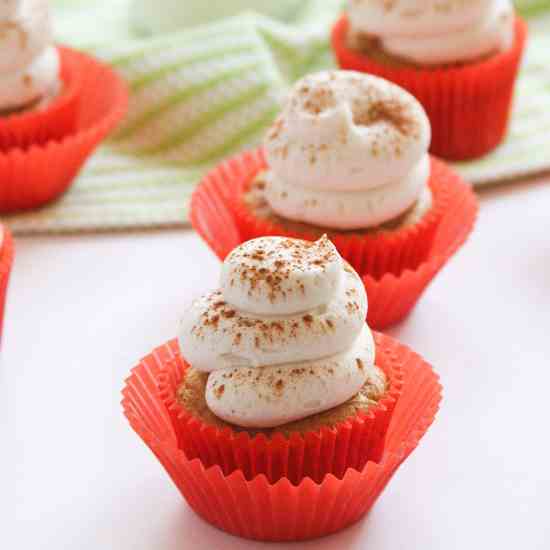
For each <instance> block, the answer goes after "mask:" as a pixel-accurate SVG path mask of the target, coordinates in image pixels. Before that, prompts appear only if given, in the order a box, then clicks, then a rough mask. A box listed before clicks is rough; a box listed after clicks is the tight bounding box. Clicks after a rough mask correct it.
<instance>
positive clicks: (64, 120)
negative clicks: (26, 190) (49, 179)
mask: <svg viewBox="0 0 550 550" xmlns="http://www.w3.org/2000/svg"><path fill="white" fill-rule="evenodd" d="M0 29H1V33H0V149H2V150H4V151H6V150H9V149H11V148H14V147H20V148H25V147H28V146H30V145H33V144H36V145H39V144H42V143H44V142H46V141H48V140H50V139H60V138H62V137H63V136H64V135H66V134H68V133H70V132H72V131H74V129H75V125H76V119H77V115H78V100H79V98H78V96H79V89H78V88H79V79H78V76H77V75H76V74H75V73H74V71H73V70H72V69H71V67H69V66H68V65H67V63H65V62H64V61H65V60H64V59H63V55H62V53H61V52H60V51H59V50H58V49H57V47H56V46H55V45H54V43H53V35H52V21H51V16H50V9H49V4H48V2H47V0H5V1H4V2H2V3H1V5H0Z"/></svg>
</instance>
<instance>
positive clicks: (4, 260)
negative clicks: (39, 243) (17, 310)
mask: <svg viewBox="0 0 550 550" xmlns="http://www.w3.org/2000/svg"><path fill="white" fill-rule="evenodd" d="M13 257H14V248H13V239H12V236H11V233H10V232H9V230H8V229H7V228H6V227H5V226H4V225H2V224H1V223H0V343H1V340H2V329H3V325H4V308H5V305H6V298H7V293H8V283H9V279H10V274H11V269H12V265H13Z"/></svg>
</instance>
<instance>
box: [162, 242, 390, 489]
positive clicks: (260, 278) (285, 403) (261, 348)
mask: <svg viewBox="0 0 550 550" xmlns="http://www.w3.org/2000/svg"><path fill="white" fill-rule="evenodd" d="M366 315H367V296H366V293H365V289H364V286H363V284H362V282H361V279H360V278H359V277H358V275H357V273H356V272H355V271H354V270H353V269H352V268H351V267H350V266H349V265H348V264H346V263H345V262H344V261H343V260H342V258H341V257H340V255H339V254H338V252H337V250H336V248H335V247H334V246H333V244H332V243H331V242H330V241H329V240H328V239H327V238H326V237H323V238H321V239H320V240H319V241H317V242H315V243H311V242H306V241H299V240H294V239H287V238H282V237H265V238H261V239H256V240H253V241H249V242H247V243H245V244H243V245H242V246H240V247H238V248H237V249H235V250H234V251H233V252H232V253H231V254H230V255H229V256H228V258H227V259H226V261H225V262H224V264H223V267H222V275H221V288H220V289H218V290H217V291H215V292H212V293H210V294H208V295H206V296H203V297H202V298H201V299H199V300H197V301H196V302H194V304H193V306H192V307H191V309H190V310H189V311H188V312H187V313H186V315H185V317H184V319H183V323H182V332H181V336H180V348H181V352H182V356H183V358H184V359H185V361H186V363H187V364H188V365H189V367H188V368H186V369H185V372H184V373H183V377H182V380H181V382H180V384H179V386H178V389H177V395H175V396H174V395H170V392H168V393H169V397H168V402H167V404H168V408H169V409H170V411H171V413H172V415H173V418H174V420H175V423H176V425H177V426H178V430H177V431H178V437H179V443H180V445H181V447H182V449H183V450H184V451H185V453H186V455H187V456H189V457H192V456H198V457H200V458H201V460H202V461H203V462H204V463H205V464H207V465H210V464H211V463H212V462H213V460H212V456H213V455H212V453H211V452H209V453H204V452H202V451H201V449H206V448H208V449H210V451H211V449H212V448H218V449H219V452H220V453H222V448H223V447H224V445H227V442H226V439H225V436H224V435H222V434H224V431H225V430H229V432H230V433H231V434H232V435H231V438H233V439H234V441H238V442H239V445H240V449H241V452H242V451H243V447H246V451H245V454H246V456H247V458H246V459H244V460H240V459H239V458H238V456H236V455H235V453H232V458H231V459H230V464H228V463H227V462H224V467H225V468H227V469H228V470H233V469H240V470H242V471H243V472H244V473H245V476H247V477H251V476H252V473H253V472H256V473H258V472H259V469H262V465H261V463H255V462H254V461H252V462H251V461H250V456H252V454H253V453H254V452H255V449H256V448H258V447H257V446H258V445H260V443H258V442H259V441H261V442H262V443H263V442H265V448H264V451H263V452H265V453H266V455H267V456H270V455H271V454H273V456H277V463H278V466H277V468H276V469H275V470H271V471H269V472H268V471H265V472H264V473H265V474H266V475H268V476H269V477H270V479H271V480H272V481H277V479H278V477H280V476H282V475H283V473H284V475H285V477H288V478H290V479H292V480H293V481H294V482H296V483H297V482H299V480H300V479H301V478H303V477H305V476H309V477H311V478H312V479H314V480H316V481H321V480H322V479H323V478H324V476H325V475H326V474H328V473H332V474H335V475H342V474H343V472H344V471H345V470H346V469H347V468H348V467H354V468H361V467H362V466H363V465H364V464H365V463H366V462H367V461H368V460H379V458H380V456H381V454H382V451H383V446H384V437H385V432H386V430H387V428H388V424H389V420H390V416H391V412H392V410H393V407H394V405H395V402H396V399H397V396H398V395H399V391H400V374H399V373H398V372H397V371H388V372H384V371H382V370H381V369H379V368H377V367H376V366H375V346H374V340H373V336H372V333H371V331H370V329H369V327H368V326H367V325H366V323H365V318H366ZM205 428H213V430H212V431H209V430H207V429H205ZM350 429H351V431H352V433H353V435H354V438H355V444H356V449H355V450H354V452H353V453H350V452H349V451H350V450H349V448H348V447H347V444H344V443H343V442H339V435H338V434H339V432H340V430H344V431H345V432H346V433H347V432H348V431H349V430H350ZM240 434H242V435H243V436H244V438H239V437H238V436H239V435H240ZM259 435H262V436H263V437H262V438H261V439H260V438H258V437H257V436H259ZM348 435H349V434H348ZM325 437H329V438H331V439H334V438H335V439H336V444H335V445H333V446H331V455H330V457H329V456H327V455H325V453H324V451H323V449H322V444H321V446H319V438H321V442H322V441H323V440H324V438H325ZM290 447H292V453H289V452H288V450H289V449H290ZM283 450H284V453H283V452H282V451H283ZM285 453H287V454H285ZM223 454H224V456H225V454H226V453H223ZM283 456H284V457H285V458H283Z"/></svg>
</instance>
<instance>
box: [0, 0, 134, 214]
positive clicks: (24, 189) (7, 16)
mask: <svg viewBox="0 0 550 550" xmlns="http://www.w3.org/2000/svg"><path fill="white" fill-rule="evenodd" d="M127 102H128V92H127V89H126V86H125V84H124V82H123V81H122V80H121V79H120V77H118V76H117V75H116V74H115V72H114V71H113V70H112V69H111V68H109V67H107V66H106V65H104V64H103V63H100V62H99V61H97V60H95V59H93V58H91V57H90V56H88V55H86V54H84V53H80V52H76V51H74V50H71V49H69V48H67V47H63V46H56V45H55V44H54V42H53V34H52V21H51V15H50V8H49V4H48V2H47V0H3V1H2V2H0V179H1V180H2V185H1V186H0V212H2V213H7V212H14V211H19V210H25V209H29V208H37V207H39V206H42V205H43V204H45V203H47V202H49V201H52V200H53V199H55V198H57V197H58V196H59V195H60V194H62V193H63V192H64V191H65V190H66V189H67V188H68V187H69V186H70V185H71V183H72V182H73V181H74V178H75V177H76V175H77V174H78V171H79V170H80V168H81V167H82V165H83V163H84V161H85V160H86V159H87V157H88V156H89V155H90V153H91V152H92V151H93V150H94V148H95V147H96V146H97V145H98V144H99V142H100V141H101V140H102V139H103V138H105V136H106V135H107V134H108V133H109V132H110V131H111V130H112V129H113V128H114V127H115V126H116V124H117V123H118V122H119V121H120V120H121V119H122V117H123V116H124V114H125V112H126V108H127Z"/></svg>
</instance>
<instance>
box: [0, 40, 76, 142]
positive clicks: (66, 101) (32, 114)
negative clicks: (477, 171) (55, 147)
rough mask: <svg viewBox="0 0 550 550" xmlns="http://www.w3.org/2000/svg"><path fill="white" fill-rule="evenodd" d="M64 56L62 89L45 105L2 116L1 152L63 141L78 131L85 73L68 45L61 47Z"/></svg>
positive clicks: (61, 62)
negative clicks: (52, 141) (79, 67)
mask: <svg viewBox="0 0 550 550" xmlns="http://www.w3.org/2000/svg"><path fill="white" fill-rule="evenodd" d="M58 51H59V56H60V80H61V82H62V85H61V90H60V92H59V94H58V95H57V97H55V98H52V99H51V100H50V102H49V104H48V105H47V106H45V107H43V108H42V107H40V108H37V109H31V110H29V111H23V112H21V113H17V114H12V115H9V116H3V117H2V116H0V151H4V152H5V151H8V150H9V149H13V148H16V147H18V148H21V149H25V148H27V147H29V146H30V145H42V144H44V143H46V142H47V141H50V140H60V139H62V138H63V137H65V136H67V135H69V134H71V133H73V132H74V131H75V130H76V124H77V119H78V109H79V104H80V97H81V95H82V89H81V86H82V75H81V74H80V72H79V70H78V65H77V64H75V58H74V57H73V56H71V54H70V52H69V51H68V50H67V49H65V48H58Z"/></svg>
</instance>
